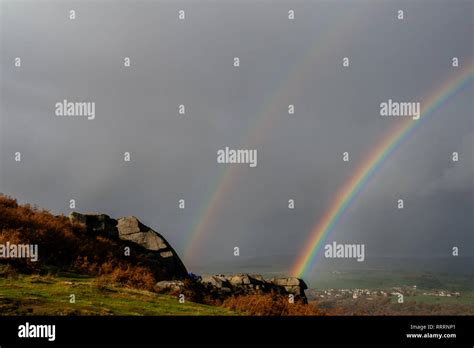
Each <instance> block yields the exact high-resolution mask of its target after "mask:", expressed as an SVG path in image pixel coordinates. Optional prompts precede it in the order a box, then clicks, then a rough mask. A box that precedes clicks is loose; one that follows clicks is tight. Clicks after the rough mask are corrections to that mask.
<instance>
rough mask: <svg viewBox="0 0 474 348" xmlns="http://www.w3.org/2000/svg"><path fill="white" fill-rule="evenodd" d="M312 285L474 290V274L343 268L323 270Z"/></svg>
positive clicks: (340, 287)
mask: <svg viewBox="0 0 474 348" xmlns="http://www.w3.org/2000/svg"><path fill="white" fill-rule="evenodd" d="M307 282H308V286H309V287H310V288H315V289H327V288H334V289H344V288H349V289H353V288H367V289H387V288H393V287H400V286H409V287H412V286H414V285H416V287H417V288H418V289H426V290H430V289H445V290H451V291H460V292H474V282H473V280H472V277H469V276H461V275H455V276H453V275H449V274H433V273H409V272H403V273H402V272H391V271H380V270H367V271H359V270H351V271H341V272H320V273H318V274H317V275H316V276H315V277H314V278H312V279H310V280H309V281H307Z"/></svg>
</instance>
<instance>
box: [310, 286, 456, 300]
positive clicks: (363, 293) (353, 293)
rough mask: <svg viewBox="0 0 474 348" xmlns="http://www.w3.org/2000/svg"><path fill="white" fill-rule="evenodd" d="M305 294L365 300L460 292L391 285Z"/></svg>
mask: <svg viewBox="0 0 474 348" xmlns="http://www.w3.org/2000/svg"><path fill="white" fill-rule="evenodd" d="M306 295H307V296H308V298H311V299H317V298H320V299H329V300H330V299H347V298H353V299H358V298H363V299H366V300H373V299H374V298H379V297H388V296H397V297H398V296H399V295H403V296H415V295H424V296H435V297H458V296H460V293H459V292H458V291H448V290H442V289H436V290H429V291H423V292H422V291H420V290H418V289H417V286H416V285H413V286H411V287H408V286H407V287H393V288H391V290H387V291H384V290H369V289H359V288H356V289H324V290H323V289H321V290H318V289H310V290H307V291H306Z"/></svg>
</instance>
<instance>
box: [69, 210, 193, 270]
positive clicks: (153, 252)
mask: <svg viewBox="0 0 474 348" xmlns="http://www.w3.org/2000/svg"><path fill="white" fill-rule="evenodd" d="M69 219H70V221H71V223H80V224H84V225H85V227H86V230H87V233H92V234H98V235H104V236H107V237H109V238H112V239H117V240H121V241H124V242H127V243H128V244H129V245H130V248H131V249H132V252H138V253H140V254H141V255H142V256H144V257H146V258H147V260H148V261H149V262H150V263H151V264H152V266H153V269H154V270H156V274H158V275H159V279H185V278H187V275H188V273H187V271H186V267H185V266H184V264H183V262H182V261H181V259H180V258H179V256H178V254H177V253H176V252H175V251H174V249H173V248H172V247H171V245H170V244H169V243H168V242H167V241H166V239H165V238H164V237H163V236H162V235H161V234H159V233H158V232H156V231H154V230H153V229H151V228H150V227H148V226H146V225H144V224H142V223H141V222H140V221H139V220H138V219H137V218H136V217H134V216H129V217H122V218H119V219H117V220H116V219H113V218H111V217H110V216H108V215H106V214H81V213H77V212H72V213H71V214H70V215H69Z"/></svg>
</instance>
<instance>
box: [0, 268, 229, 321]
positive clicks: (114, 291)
mask: <svg viewBox="0 0 474 348" xmlns="http://www.w3.org/2000/svg"><path fill="white" fill-rule="evenodd" d="M71 294H74V295H75V300H76V303H74V304H72V303H70V302H69V300H70V295H71ZM0 315H236V313H235V312H232V311H230V310H228V309H225V308H221V307H215V306H207V305H202V304H197V303H192V302H185V303H184V304H181V303H179V302H178V299H177V298H176V297H172V296H169V295H161V294H155V293H153V292H148V291H142V290H134V289H126V288H118V287H115V286H113V285H106V286H104V285H103V284H98V283H97V282H96V281H95V279H94V278H89V277H77V276H74V275H68V276H65V277H50V276H46V277H43V276H36V275H35V276H24V275H20V276H18V278H15V279H12V278H2V277H0Z"/></svg>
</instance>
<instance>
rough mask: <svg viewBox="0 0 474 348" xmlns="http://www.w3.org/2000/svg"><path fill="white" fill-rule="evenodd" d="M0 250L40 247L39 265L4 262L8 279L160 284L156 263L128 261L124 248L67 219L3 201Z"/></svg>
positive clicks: (147, 286)
mask: <svg viewBox="0 0 474 348" xmlns="http://www.w3.org/2000/svg"><path fill="white" fill-rule="evenodd" d="M0 228H1V230H0V244H5V243H6V242H10V243H11V244H38V245H39V246H40V247H39V260H38V261H37V262H33V261H31V260H29V259H8V260H7V259H4V260H0V263H3V264H7V265H8V267H9V273H12V272H13V271H12V269H14V270H15V271H18V272H21V273H29V274H31V273H40V274H44V273H50V272H52V273H55V272H57V271H73V272H77V273H81V274H89V275H94V276H97V275H101V276H106V275H109V276H110V280H111V281H112V282H117V283H120V284H123V285H125V286H130V287H135V288H143V289H151V288H153V285H154V284H155V283H156V279H155V278H156V276H157V274H156V273H155V272H158V271H159V270H156V269H155V268H154V267H152V266H153V264H152V261H150V260H148V259H147V257H146V256H144V255H140V253H132V255H131V256H125V255H124V252H123V251H124V247H125V246H127V245H129V244H128V243H126V242H122V241H119V240H112V239H110V238H108V237H106V236H101V235H90V234H87V232H86V229H85V228H84V226H83V225H80V224H71V222H70V221H69V219H68V218H67V217H65V216H55V215H53V214H51V213H50V212H48V211H47V210H42V209H39V208H37V207H33V206H31V205H29V204H26V205H19V204H18V203H17V201H16V200H15V199H12V198H10V197H6V196H3V195H0Z"/></svg>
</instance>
